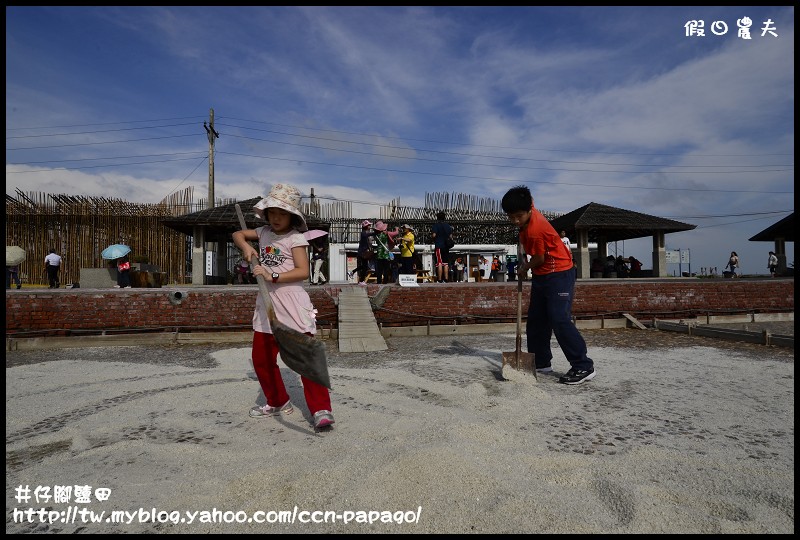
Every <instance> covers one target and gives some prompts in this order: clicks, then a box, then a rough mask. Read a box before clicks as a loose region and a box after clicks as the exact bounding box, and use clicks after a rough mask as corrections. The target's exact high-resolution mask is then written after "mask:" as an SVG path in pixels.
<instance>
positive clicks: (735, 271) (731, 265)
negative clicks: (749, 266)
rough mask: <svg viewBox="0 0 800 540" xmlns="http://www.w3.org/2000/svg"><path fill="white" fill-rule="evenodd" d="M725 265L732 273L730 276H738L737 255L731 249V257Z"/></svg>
mask: <svg viewBox="0 0 800 540" xmlns="http://www.w3.org/2000/svg"><path fill="white" fill-rule="evenodd" d="M726 266H727V267H729V268H730V269H731V274H733V276H732V277H738V276H739V271H738V269H739V256H738V255H737V254H736V252H735V251H731V257H730V259H728V264H727V265H726Z"/></svg>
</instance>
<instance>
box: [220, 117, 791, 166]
mask: <svg viewBox="0 0 800 540" xmlns="http://www.w3.org/2000/svg"><path fill="white" fill-rule="evenodd" d="M222 125H228V127H236V128H240V129H251V130H255V131H263V132H267V133H275V134H277V135H289V136H292V137H302V138H306V139H317V140H323V141H331V142H337V143H346V144H359V145H368V146H372V147H377V148H389V149H392V150H401V151H408V150H414V151H415V152H427V153H433V154H448V155H454V156H464V157H479V158H489V159H505V160H514V161H536V162H543V163H568V164H570V165H604V166H608V167H612V166H613V167H617V166H620V167H659V168H662V169H663V168H681V169H690V168H698V167H699V168H712V167H750V168H753V167H794V166H793V165H790V164H766V165H727V164H726V165H660V164H659V165H646V164H638V163H603V162H597V161H569V160H561V159H539V158H524V157H506V156H490V155H484V154H470V153H466V152H448V151H444V150H428V149H424V148H406V147H401V146H391V145H388V144H376V143H371V142H361V141H345V140H341V139H331V138H328V137H313V136H310V135H298V134H294V133H286V132H282V131H272V130H267V129H257V128H248V127H243V126H231V125H230V124H222ZM229 136H230V137H236V138H240V139H247V140H252V141H260V142H269V143H275V144H285V145H289V146H300V147H304V148H314V149H323V150H330V151H333V152H348V153H353V154H366V155H370V156H379V157H389V158H393V159H413V160H420V161H434V162H438V163H456V164H460V163H462V162H458V161H445V160H435V159H428V158H418V157H409V156H395V155H386V154H376V153H374V152H363V151H358V150H344V149H341V148H330V147H321V146H311V145H304V144H298V143H290V142H285V141H276V140H272V139H259V138H256V137H246V136H244V135H231V134H229ZM467 164H468V165H482V166H487V167H515V168H519V169H527V168H530V167H523V166H519V165H501V164H484V163H467ZM553 170H563V169H553ZM579 170H583V169H579ZM589 172H621V171H589ZM719 172H727V171H719ZM733 172H738V171H733ZM742 172H764V171H742ZM770 172H772V171H770Z"/></svg>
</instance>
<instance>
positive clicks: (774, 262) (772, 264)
mask: <svg viewBox="0 0 800 540" xmlns="http://www.w3.org/2000/svg"><path fill="white" fill-rule="evenodd" d="M767 268H769V273H770V275H771V276H772V277H775V272H776V271H777V270H778V256H777V255H775V252H774V251H770V252H769V258H768V259H767ZM17 283H19V281H18V282H17ZM17 289H19V287H17Z"/></svg>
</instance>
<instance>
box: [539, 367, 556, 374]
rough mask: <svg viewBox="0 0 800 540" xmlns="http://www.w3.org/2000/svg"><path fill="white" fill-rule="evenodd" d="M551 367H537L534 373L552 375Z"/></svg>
mask: <svg viewBox="0 0 800 540" xmlns="http://www.w3.org/2000/svg"><path fill="white" fill-rule="evenodd" d="M552 372H553V367H552V366H545V367H537V368H536V373H552Z"/></svg>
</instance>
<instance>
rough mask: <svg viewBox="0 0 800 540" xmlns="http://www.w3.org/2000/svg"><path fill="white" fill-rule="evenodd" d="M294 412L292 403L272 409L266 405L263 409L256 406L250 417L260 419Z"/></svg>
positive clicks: (288, 402) (251, 410)
mask: <svg viewBox="0 0 800 540" xmlns="http://www.w3.org/2000/svg"><path fill="white" fill-rule="evenodd" d="M292 412H294V407H292V402H291V401H287V402H286V403H284V404H283V406H282V407H270V406H269V404H267V405H264V406H263V407H259V406H257V405H256V406H255V407H253V408H252V409H250V416H251V417H252V418H260V417H262V416H280V415H282V414H292Z"/></svg>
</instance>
